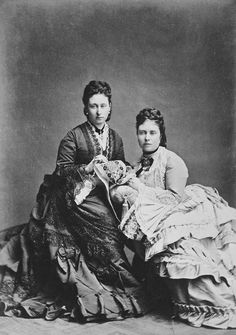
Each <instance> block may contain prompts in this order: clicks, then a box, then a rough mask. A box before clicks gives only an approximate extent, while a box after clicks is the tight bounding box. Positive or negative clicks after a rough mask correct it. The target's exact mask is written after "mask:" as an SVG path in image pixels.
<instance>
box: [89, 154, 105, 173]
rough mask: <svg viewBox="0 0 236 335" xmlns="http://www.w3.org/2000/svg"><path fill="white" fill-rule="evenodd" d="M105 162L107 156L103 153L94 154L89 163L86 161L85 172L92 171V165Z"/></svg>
mask: <svg viewBox="0 0 236 335" xmlns="http://www.w3.org/2000/svg"><path fill="white" fill-rule="evenodd" d="M106 162H107V158H106V157H105V156H103V155H98V156H95V157H94V158H93V159H92V160H91V162H90V163H88V165H87V166H86V167H85V172H86V173H93V171H94V165H95V164H96V163H106Z"/></svg>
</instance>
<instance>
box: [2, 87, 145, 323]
mask: <svg viewBox="0 0 236 335" xmlns="http://www.w3.org/2000/svg"><path fill="white" fill-rule="evenodd" d="M83 103H84V114H85V116H86V117H87V121H86V122H84V123H82V124H80V125H78V126H77V127H75V128H73V129H72V130H70V131H69V132H68V133H67V135H66V136H65V137H64V138H63V139H62V141H61V143H60V146H59V150H58V156H57V163H56V170H55V172H54V173H53V175H46V176H45V178H44V182H43V184H42V185H41V186H40V190H39V193H38V195H37V203H36V205H35V207H34V208H33V210H32V214H31V217H30V221H29V223H28V224H26V225H23V227H20V228H18V230H19V232H18V233H15V234H12V235H14V236H12V237H11V238H10V239H9V238H6V239H5V241H4V240H2V241H1V245H3V248H2V249H1V252H0V274H1V283H0V291H1V293H0V313H1V315H8V316H12V315H14V316H24V317H44V318H45V319H46V320H54V319H55V318H56V317H58V316H61V315H63V316H68V318H69V319H71V320H74V321H78V322H87V321H106V320H109V321H110V320H119V319H123V318H126V317H132V316H140V315H142V314H143V312H144V310H145V304H144V292H143V289H142V287H141V284H140V283H139V282H138V281H137V279H135V277H134V276H133V275H132V273H131V269H130V265H129V263H128V261H127V258H126V255H125V253H124V250H123V247H124V242H123V237H122V236H123V235H122V233H121V232H120V231H119V230H118V224H119V221H118V218H117V216H116V213H115V212H114V209H113V207H112V204H111V202H110V200H109V194H108V192H107V189H106V187H105V186H104V183H102V182H101V181H100V180H99V179H98V178H97V176H96V174H95V173H94V166H95V165H96V163H97V162H103V161H123V162H124V161H125V157H124V151H123V142H122V139H121V137H120V136H119V135H118V134H117V132H115V131H114V130H113V129H111V128H110V127H109V125H108V123H107V121H108V120H109V119H110V116H111V89H110V86H109V85H108V84H107V83H106V82H101V81H91V82H90V83H89V84H88V85H87V86H86V87H85V90H84V95H83ZM9 234H10V232H9ZM9 234H8V235H9ZM6 235H7V234H5V236H6ZM2 236H3V235H2ZM7 239H8V241H6V240H7Z"/></svg>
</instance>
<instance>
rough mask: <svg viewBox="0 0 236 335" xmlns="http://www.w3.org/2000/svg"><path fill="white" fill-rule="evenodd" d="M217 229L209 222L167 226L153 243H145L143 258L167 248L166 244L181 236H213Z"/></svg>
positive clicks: (216, 233) (202, 237) (199, 237)
mask: <svg viewBox="0 0 236 335" xmlns="http://www.w3.org/2000/svg"><path fill="white" fill-rule="evenodd" d="M218 233H219V232H218V230H217V229H216V228H215V227H214V226H213V225H212V224H211V223H205V222H204V223H202V224H200V223H199V224H192V225H190V224H182V225H181V226H180V225H178V226H169V227H166V228H165V229H163V230H162V231H161V232H160V233H159V234H158V240H157V241H156V242H155V243H154V244H153V245H150V244H149V243H148V245H146V253H145V260H146V261H148V260H149V259H150V258H152V257H153V256H154V255H156V254H159V253H160V252H163V251H164V250H166V249H167V247H168V245H170V244H172V243H175V242H177V241H179V240H180V239H182V238H188V237H191V238H196V239H198V240H201V239H204V238H209V237H210V238H215V237H216V236H217V235H218Z"/></svg>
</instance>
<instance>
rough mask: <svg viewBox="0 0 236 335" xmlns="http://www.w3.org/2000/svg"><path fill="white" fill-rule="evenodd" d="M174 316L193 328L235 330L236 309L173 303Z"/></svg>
mask: <svg viewBox="0 0 236 335" xmlns="http://www.w3.org/2000/svg"><path fill="white" fill-rule="evenodd" d="M172 303H173V306H174V316H175V317H179V318H180V319H181V320H183V321H185V322H187V323H188V324H189V325H191V326H193V327H201V326H206V327H212V328H218V329H227V328H236V307H234V308H232V307H231V308H226V307H215V306H208V305H204V306H196V305H187V304H181V303H178V302H176V301H173V302H172Z"/></svg>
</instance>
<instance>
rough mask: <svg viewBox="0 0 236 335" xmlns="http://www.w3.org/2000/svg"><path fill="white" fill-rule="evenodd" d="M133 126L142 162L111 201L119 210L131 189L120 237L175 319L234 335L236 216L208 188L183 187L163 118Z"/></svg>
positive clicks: (147, 117) (147, 116) (143, 115)
mask: <svg viewBox="0 0 236 335" xmlns="http://www.w3.org/2000/svg"><path fill="white" fill-rule="evenodd" d="M136 121H137V123H136V127H137V137H138V143H139V145H140V147H141V149H142V151H143V154H142V158H141V160H140V162H139V163H138V164H137V166H136V167H135V170H134V172H135V175H134V174H133V177H131V178H129V180H128V181H127V184H126V185H125V186H120V187H117V188H116V189H114V190H113V194H112V198H113V201H117V202H119V201H120V200H121V199H120V198H119V197H122V196H123V195H124V193H125V187H126V189H127V190H128V189H129V190H128V191H127V194H126V200H127V201H128V203H129V204H130V208H129V210H128V212H127V213H126V214H125V216H124V217H123V219H122V221H121V224H120V230H121V231H122V232H123V234H124V235H125V236H126V237H127V238H128V239H129V241H132V242H134V245H135V248H136V246H137V245H138V247H137V248H136V252H137V255H138V257H140V258H143V260H145V269H147V268H148V272H149V273H150V270H151V273H152V277H153V278H157V279H158V278H162V280H163V281H164V282H165V284H166V285H167V287H168V291H169V293H170V297H171V300H172V304H173V305H172V306H173V307H174V308H173V311H174V314H175V316H177V317H179V318H180V319H182V320H184V321H186V322H188V323H189V324H191V325H193V326H195V327H200V326H202V325H203V326H209V327H215V328H234V327H236V257H235V255H236V233H235V230H234V229H235V223H236V221H235V219H236V210H235V209H234V208H231V207H229V206H228V204H227V202H226V201H225V200H224V199H222V197H220V195H219V194H218V192H217V191H216V190H215V189H213V188H211V187H206V186H202V185H199V184H194V185H188V186H186V182H187V178H188V169H187V167H186V165H185V163H184V161H183V160H182V159H181V158H180V157H179V156H178V155H177V154H175V153H174V152H172V151H170V150H168V149H166V135H165V126H164V120H163V116H162V115H161V113H160V111H158V110H157V109H155V108H146V109H143V110H142V111H141V112H140V113H139V114H138V115H137V118H136ZM122 188H123V189H122ZM130 190H133V192H132V191H130ZM134 199H135V200H134ZM140 246H142V248H140ZM136 259H137V256H136ZM143 264H144V263H143ZM147 265H148V266H147ZM145 271H146V270H145Z"/></svg>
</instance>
